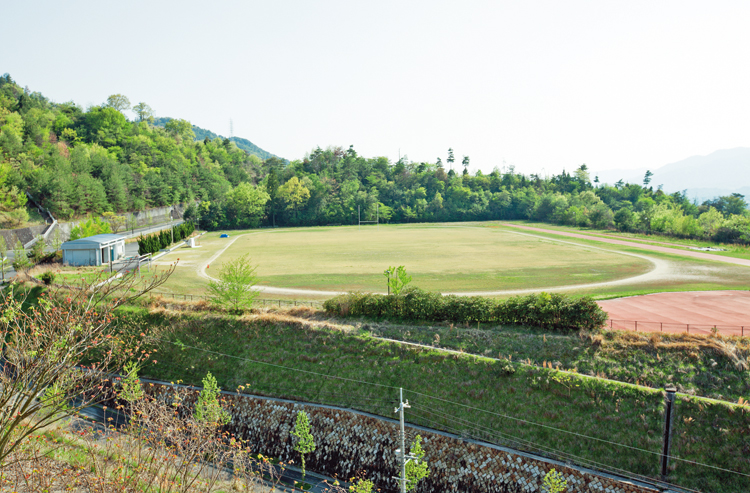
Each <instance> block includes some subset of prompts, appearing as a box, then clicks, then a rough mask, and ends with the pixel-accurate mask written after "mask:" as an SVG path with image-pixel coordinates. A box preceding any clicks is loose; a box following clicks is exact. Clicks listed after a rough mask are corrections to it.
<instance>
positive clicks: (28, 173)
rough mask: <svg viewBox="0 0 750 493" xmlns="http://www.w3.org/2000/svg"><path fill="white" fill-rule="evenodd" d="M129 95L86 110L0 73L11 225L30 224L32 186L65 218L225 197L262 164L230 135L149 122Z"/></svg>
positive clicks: (0, 174) (0, 189)
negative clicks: (132, 116)
mask: <svg viewBox="0 0 750 493" xmlns="http://www.w3.org/2000/svg"><path fill="white" fill-rule="evenodd" d="M129 107H130V104H129V101H127V98H125V97H123V96H121V95H114V96H111V97H110V98H109V99H108V101H107V103H104V104H102V105H100V106H93V107H91V108H88V109H87V110H83V109H82V108H81V107H80V106H77V105H76V104H75V103H73V102H67V103H53V102H50V101H49V100H48V99H47V98H45V97H44V96H43V95H41V94H39V93H37V92H29V91H27V90H24V89H22V88H21V87H20V86H19V85H18V84H16V83H15V82H14V81H13V80H12V79H11V77H10V76H9V75H7V74H6V75H4V76H3V77H0V193H1V194H2V201H0V207H2V212H3V214H4V215H3V217H2V219H3V220H4V221H3V223H4V224H3V226H5V227H8V226H14V225H16V224H18V223H20V222H23V214H24V210H23V208H22V205H23V203H24V202H25V197H23V192H24V191H28V192H29V193H31V195H32V196H34V197H35V198H36V199H37V200H38V201H39V202H41V204H42V205H43V206H45V207H47V208H49V209H50V211H52V213H53V214H55V215H56V216H58V217H59V218H62V219H68V218H72V217H77V216H82V215H86V214H100V213H103V212H105V211H114V212H120V211H126V210H140V209H144V208H145V207H155V206H163V205H168V204H174V203H176V202H184V201H192V200H194V199H201V200H221V199H223V197H224V196H225V195H226V193H227V192H228V191H230V190H231V189H232V187H233V186H236V185H237V184H239V183H243V182H248V181H252V180H253V179H255V178H256V175H257V173H258V171H259V170H260V169H261V164H262V161H261V159H259V158H258V157H256V156H253V155H249V154H247V153H246V152H245V151H243V150H241V149H239V148H238V147H237V146H236V145H235V144H234V143H232V142H230V141H228V140H225V139H214V140H201V141H196V140H195V135H194V133H193V130H192V128H191V125H190V123H189V122H186V121H184V120H172V121H170V122H168V123H167V124H166V125H165V127H164V128H161V127H158V126H155V125H153V124H152V123H150V121H149V120H150V117H151V111H150V108H149V107H148V105H146V104H145V103H139V104H138V105H136V106H135V107H134V108H133V109H134V110H135V112H136V114H137V115H138V118H136V120H137V121H129V120H128V119H127V118H126V117H125V115H124V114H123V111H124V110H126V109H128V108H129Z"/></svg>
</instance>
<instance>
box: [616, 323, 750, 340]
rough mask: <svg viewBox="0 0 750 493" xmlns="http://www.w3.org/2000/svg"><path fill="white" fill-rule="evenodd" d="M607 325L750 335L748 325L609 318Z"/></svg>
mask: <svg viewBox="0 0 750 493" xmlns="http://www.w3.org/2000/svg"><path fill="white" fill-rule="evenodd" d="M607 327H608V328H610V329H612V330H632V331H634V332H664V333H668V334H678V333H683V332H685V333H687V334H721V335H728V336H729V335H731V336H745V335H746V334H747V335H748V336H750V323H749V324H748V325H718V324H680V323H673V322H644V321H640V320H613V319H608V320H607Z"/></svg>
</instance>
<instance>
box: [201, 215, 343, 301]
mask: <svg viewBox="0 0 750 493" xmlns="http://www.w3.org/2000/svg"><path fill="white" fill-rule="evenodd" d="M276 231H279V230H276ZM273 232H274V231H258V232H255V233H245V234H241V235H239V236H235V237H234V238H232V239H231V240H230V241H228V242H227V244H226V245H224V248H222V249H221V250H219V251H218V252H216V253H215V254H213V255H212V256H211V258H209V259H208V260H207V261H205V262H201V263H200V265H199V266H198V267H197V268H196V269H195V272H196V273H197V274H198V277H202V278H204V279H208V280H209V281H218V279H216V278H215V277H211V276H209V275H208V272H207V270H208V269H210V267H209V266H210V265H211V264H213V263H214V262H215V261H216V259H218V258H219V257H220V256H221V255H222V254H223V253H224V252H226V251H227V249H228V248H229V247H230V246H232V244H233V243H234V242H235V241H237V240H239V239H240V238H242V237H243V236H249V235H257V234H261V233H273ZM253 290H255V291H260V292H262V293H268V294H281V295H293V296H294V295H300V296H329V297H330V296H336V295H338V294H345V292H344V291H316V290H313V289H292V288H275V287H273V286H253Z"/></svg>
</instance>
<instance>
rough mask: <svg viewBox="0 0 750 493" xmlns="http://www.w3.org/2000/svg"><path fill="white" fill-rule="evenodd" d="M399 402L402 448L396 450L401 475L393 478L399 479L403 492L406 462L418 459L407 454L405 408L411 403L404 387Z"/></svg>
mask: <svg viewBox="0 0 750 493" xmlns="http://www.w3.org/2000/svg"><path fill="white" fill-rule="evenodd" d="M398 402H399V406H398V407H397V408H396V411H395V412H397V413H399V419H400V421H401V432H400V437H399V439H400V441H401V448H400V449H398V450H396V457H397V458H399V459H400V460H401V477H394V478H393V479H397V480H398V481H399V482H400V483H401V488H400V490H399V491H401V493H406V463H407V462H409V461H410V460H412V459H416V457H414V456H412V455H406V445H405V443H404V442H405V441H406V438H405V433H404V409H405V408H408V407H411V406H410V405H409V401H406V402H404V389H401V388H400V389H398Z"/></svg>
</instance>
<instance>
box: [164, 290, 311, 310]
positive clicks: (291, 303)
mask: <svg viewBox="0 0 750 493" xmlns="http://www.w3.org/2000/svg"><path fill="white" fill-rule="evenodd" d="M153 294H158V295H159V296H162V297H164V298H167V299H169V298H171V299H173V300H184V301H196V300H205V299H208V296H205V295H202V294H180V293H164V292H159V291H154V292H153ZM253 303H254V304H255V305H260V306H278V307H279V308H281V307H284V306H315V307H319V308H322V307H323V302H322V301H300V300H269V299H265V298H256V299H255V300H254V301H253Z"/></svg>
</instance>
